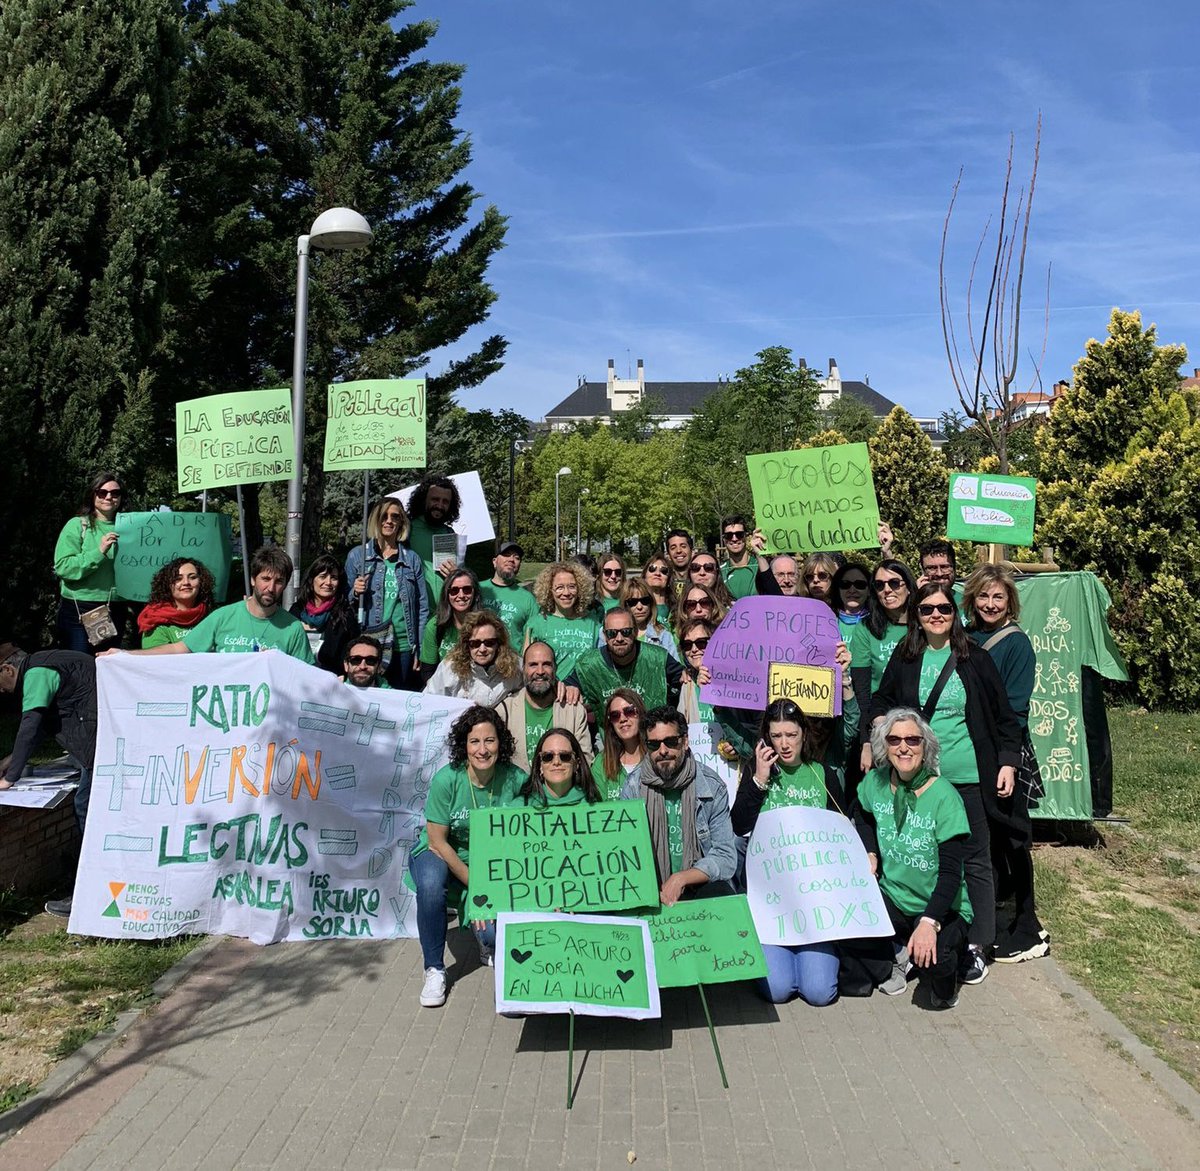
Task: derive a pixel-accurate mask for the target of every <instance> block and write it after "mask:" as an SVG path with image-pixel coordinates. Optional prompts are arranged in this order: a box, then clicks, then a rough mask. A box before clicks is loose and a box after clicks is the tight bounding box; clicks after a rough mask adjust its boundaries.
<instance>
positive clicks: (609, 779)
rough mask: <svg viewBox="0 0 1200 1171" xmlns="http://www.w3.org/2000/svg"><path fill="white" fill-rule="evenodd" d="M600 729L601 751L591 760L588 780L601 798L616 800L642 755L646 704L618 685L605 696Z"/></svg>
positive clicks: (632, 692)
mask: <svg viewBox="0 0 1200 1171" xmlns="http://www.w3.org/2000/svg"><path fill="white" fill-rule="evenodd" d="M603 731H604V736H603V740H604V751H603V752H602V753H599V754H598V755H597V756H596V759H595V760H593V761H592V779H593V780H594V781H595V782H596V785H597V787H598V789H599V790H600V792H601V793H602V794H603V795H604V800H605V801H616V800H617V799H618V798H619V797H620V796H621V790H622V789H623V788H624V787H625V782H626V780H627V779H628V778H629V774H630V773H631V772H633V770H634V769H636V768H637V767H638V766H639V765H641V763H642V760H643V759H644V757H645V755H646V703H645V700H643V699H642V697H641V696H640V695H639V694H638V693H637V692H636V691H634V690H633V688H632V687H618V688H617V689H616V691H614V692H613V693H612V695H610V696H609V697H608V700H607V701H606V702H605V704H604V729H603Z"/></svg>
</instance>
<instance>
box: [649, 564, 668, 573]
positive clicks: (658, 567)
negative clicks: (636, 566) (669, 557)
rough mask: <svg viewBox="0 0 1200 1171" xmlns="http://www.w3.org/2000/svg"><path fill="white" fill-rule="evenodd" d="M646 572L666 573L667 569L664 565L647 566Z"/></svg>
mask: <svg viewBox="0 0 1200 1171" xmlns="http://www.w3.org/2000/svg"><path fill="white" fill-rule="evenodd" d="M646 572H647V573H666V572H667V567H666V566H665V565H647V566H646Z"/></svg>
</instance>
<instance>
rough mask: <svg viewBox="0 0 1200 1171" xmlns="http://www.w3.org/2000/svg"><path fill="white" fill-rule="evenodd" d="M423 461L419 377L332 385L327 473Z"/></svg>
mask: <svg viewBox="0 0 1200 1171" xmlns="http://www.w3.org/2000/svg"><path fill="white" fill-rule="evenodd" d="M424 466H425V380H424V379H423V378H389V379H382V378H376V379H369V380H366V381H363V382H338V383H334V384H333V385H332V386H330V388H329V410H328V417H327V421H326V424H325V470H326V471H327V472H333V471H372V470H373V469H375V468H419V467H424Z"/></svg>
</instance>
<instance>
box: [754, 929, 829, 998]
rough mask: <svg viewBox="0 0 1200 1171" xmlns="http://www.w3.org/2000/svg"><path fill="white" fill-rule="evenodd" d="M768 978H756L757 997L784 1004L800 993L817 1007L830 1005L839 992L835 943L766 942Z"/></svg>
mask: <svg viewBox="0 0 1200 1171" xmlns="http://www.w3.org/2000/svg"><path fill="white" fill-rule="evenodd" d="M763 956H764V957H765V958H766V961H767V978H766V979H765V980H758V981H757V982H756V988H757V990H758V994H759V996H761V997H762V998H763V999H764V1000H769V1001H771V1003H772V1004H783V1003H785V1002H786V1001H788V1000H791V998H792V997H793V996H796V995H799V997H800V999H801V1000H804V1001H807V1002H808V1003H809V1004H812V1005H815V1006H817V1007H818V1008H819V1007H820V1006H821V1005H824V1004H832V1003H833V1002H834V1001H835V1000H836V999H837V994H838V966H839V964H840V962H841V961H840V959H839V957H838V949H837V945H836V944H833V943H805V944H799V945H797V946H793V947H780V946H778V945H775V944H766V945H764V947H763Z"/></svg>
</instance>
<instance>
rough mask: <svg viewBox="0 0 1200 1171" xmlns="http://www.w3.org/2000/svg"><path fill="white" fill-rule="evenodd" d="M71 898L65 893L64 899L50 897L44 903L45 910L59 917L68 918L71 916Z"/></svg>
mask: <svg viewBox="0 0 1200 1171" xmlns="http://www.w3.org/2000/svg"><path fill="white" fill-rule="evenodd" d="M71 898H72V896H71V895H67V897H66V898H65V899H51V900H50V901H49V902H48V903H47V904H46V912H47V913H48V914H50V915H55V916H57V917H58V918H59V919H69V918H70V917H71Z"/></svg>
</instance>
